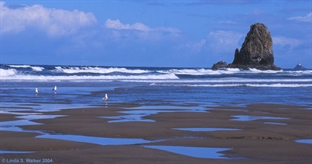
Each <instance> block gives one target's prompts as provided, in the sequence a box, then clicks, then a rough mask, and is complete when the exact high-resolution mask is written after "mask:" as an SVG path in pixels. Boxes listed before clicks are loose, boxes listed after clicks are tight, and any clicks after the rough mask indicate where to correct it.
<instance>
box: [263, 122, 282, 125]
mask: <svg viewBox="0 0 312 164" xmlns="http://www.w3.org/2000/svg"><path fill="white" fill-rule="evenodd" d="M263 123H264V124H272V125H287V124H286V123H283V122H263Z"/></svg>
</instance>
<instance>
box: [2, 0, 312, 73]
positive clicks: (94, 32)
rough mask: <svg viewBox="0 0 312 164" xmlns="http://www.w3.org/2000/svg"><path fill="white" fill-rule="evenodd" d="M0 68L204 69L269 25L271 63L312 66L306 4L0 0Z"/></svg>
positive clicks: (279, 0)
mask: <svg viewBox="0 0 312 164" xmlns="http://www.w3.org/2000/svg"><path fill="white" fill-rule="evenodd" d="M0 18H1V26H0V30H1V31H0V34H1V37H0V38H1V40H0V41H1V42H0V48H1V50H0V63H5V64H52V65H54V64H60V65H101V66H153V67H207V68H210V67H211V66H212V65H213V64H214V63H216V62H218V61H220V60H223V61H226V62H227V63H231V62H232V61H233V58H234V51H235V48H240V47H241V45H242V43H243V41H244V38H245V36H246V34H247V32H248V31H249V28H250V25H251V24H254V23H257V22H261V23H264V24H265V25H267V27H268V29H269V31H270V33H271V36H272V38H273V52H274V57H275V65H277V66H280V67H282V68H293V67H294V66H295V65H296V64H297V63H299V62H300V63H302V64H303V65H304V66H306V67H308V68H312V47H311V45H312V39H311V38H312V30H311V29H312V1H311V0H296V1H295V0H272V1H269V0H267V1H264V0H262V1H259V0H218V1H217V0H216V1H213V0H170V1H169V0H150V1H148V0H127V1H126V0H123V1H118V0H116V1H108V0H107V1H98V0H90V1H87V0H76V1H72V0H63V1H60V0H49V1H39V0H37V1H32V0H27V1H24V0H23V1H22V0H20V1H15V0H12V1H0Z"/></svg>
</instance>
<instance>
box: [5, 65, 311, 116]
mask: <svg viewBox="0 0 312 164" xmlns="http://www.w3.org/2000/svg"><path fill="white" fill-rule="evenodd" d="M0 76H1V78H0V100H1V105H0V106H1V108H0V110H1V111H12V110H13V111H14V110H21V108H22V109H24V110H48V111H49V110H56V109H58V108H74V107H83V106H90V105H91V106H92V105H103V103H105V104H110V103H111V104H113V103H133V104H138V105H185V104H186V105H187V104H194V105H199V106H223V105H229V106H245V105H248V104H257V103H265V104H286V105H303V106H310V107H311V106H312V70H311V69H308V70H293V69H283V70H280V71H272V70H266V71H262V70H257V69H252V68H251V69H248V70H240V69H222V70H212V69H210V68H169V67H108V66H71V65H68V66H67V65H13V64H12V65H10V64H0ZM54 86H57V90H56V91H55V92H54V91H52V89H53V88H54ZM35 88H38V90H39V93H38V94H36V93H35ZM105 94H108V97H109V98H108V100H107V101H106V102H103V100H102V97H104V95H105ZM35 104H45V105H35Z"/></svg>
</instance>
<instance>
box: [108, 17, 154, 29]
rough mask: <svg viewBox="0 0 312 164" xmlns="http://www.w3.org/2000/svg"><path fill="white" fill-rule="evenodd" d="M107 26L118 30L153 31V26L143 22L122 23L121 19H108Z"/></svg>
mask: <svg viewBox="0 0 312 164" xmlns="http://www.w3.org/2000/svg"><path fill="white" fill-rule="evenodd" d="M105 27H106V28H110V29H118V30H139V31H151V28H149V27H148V26H146V25H144V24H142V23H134V24H133V25H129V24H122V23H121V22H120V21H119V20H111V19H107V20H106V22H105Z"/></svg>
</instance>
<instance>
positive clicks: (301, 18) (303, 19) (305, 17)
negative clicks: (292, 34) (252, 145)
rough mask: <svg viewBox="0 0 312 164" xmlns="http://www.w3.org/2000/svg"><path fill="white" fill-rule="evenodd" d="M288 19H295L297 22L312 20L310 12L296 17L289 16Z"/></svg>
mask: <svg viewBox="0 0 312 164" xmlns="http://www.w3.org/2000/svg"><path fill="white" fill-rule="evenodd" d="M288 19H289V20H295V21H299V22H312V12H311V13H309V14H307V15H306V16H303V17H302V16H297V17H290V18H288Z"/></svg>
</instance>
